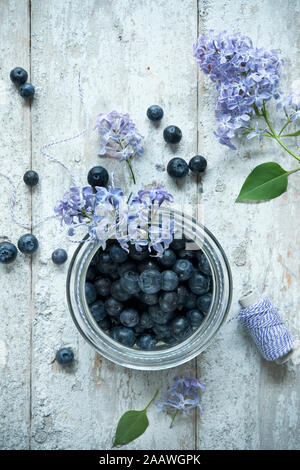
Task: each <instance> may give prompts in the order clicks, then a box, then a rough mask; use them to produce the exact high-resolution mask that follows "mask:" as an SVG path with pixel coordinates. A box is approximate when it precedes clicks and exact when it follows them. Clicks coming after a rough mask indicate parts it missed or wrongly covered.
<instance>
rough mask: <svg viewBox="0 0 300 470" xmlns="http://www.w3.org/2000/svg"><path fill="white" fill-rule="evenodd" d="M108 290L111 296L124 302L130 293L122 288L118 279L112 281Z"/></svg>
mask: <svg viewBox="0 0 300 470" xmlns="http://www.w3.org/2000/svg"><path fill="white" fill-rule="evenodd" d="M110 292H111V295H112V297H113V298H114V299H116V300H119V301H120V302H126V300H129V299H130V297H131V294H130V293H129V292H128V291H127V290H125V289H124V288H123V286H122V284H121V280H120V279H119V280H118V281H115V282H113V283H112V286H111V290H110Z"/></svg>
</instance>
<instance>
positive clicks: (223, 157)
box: [198, 0, 300, 449]
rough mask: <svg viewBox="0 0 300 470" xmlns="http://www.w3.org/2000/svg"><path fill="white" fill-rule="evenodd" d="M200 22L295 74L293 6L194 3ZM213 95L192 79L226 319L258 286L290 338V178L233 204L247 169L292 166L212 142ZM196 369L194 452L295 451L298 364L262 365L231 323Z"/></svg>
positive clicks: (271, 152) (294, 246)
mask: <svg viewBox="0 0 300 470" xmlns="http://www.w3.org/2000/svg"><path fill="white" fill-rule="evenodd" d="M199 25H200V32H201V33H205V32H207V31H208V30H209V29H215V30H216V31H223V30H225V29H226V30H227V31H233V32H237V31H241V32H242V33H244V34H247V35H249V36H250V37H251V38H252V39H253V41H254V43H255V44H257V46H258V47H266V48H271V49H272V48H275V49H280V50H281V53H282V55H283V56H284V57H286V58H287V60H286V66H285V68H284V75H285V77H286V79H287V83H290V82H291V81H292V80H295V79H296V78H298V71H297V64H298V62H299V47H297V44H299V3H298V2H296V1H291V2H285V1H283V0H278V1H277V2H276V5H274V2H272V1H271V0H270V1H269V0H265V1H261V2H246V1H243V0H239V1H235V2H231V1H228V0H226V1H219V0H217V1H214V2H212V1H210V0H206V1H200V3H199ZM284 83H285V82H284ZM215 96H216V95H215V91H214V86H213V84H212V83H211V82H210V80H209V79H208V78H207V77H205V78H204V77H203V75H202V74H200V81H199V131H200V132H199V135H200V137H199V152H200V153H202V154H204V155H206V156H207V157H208V162H209V169H208V171H207V172H206V175H205V178H204V194H203V199H204V208H205V222H206V225H207V227H208V228H209V229H211V230H212V231H213V233H214V234H215V235H216V236H217V237H218V239H219V241H220V242H221V244H222V245H223V247H224V249H225V251H226V252H227V254H228V256H229V260H230V262H231V266H232V270H233V281H234V298H233V305H232V312H231V313H232V315H235V314H236V313H237V311H238V304H237V302H238V299H239V297H240V296H241V295H242V294H243V293H245V291H246V290H247V289H248V288H249V287H251V286H257V287H258V288H259V289H260V290H261V291H262V292H263V293H264V294H267V295H269V296H270V297H271V298H272V299H273V301H274V304H275V305H278V306H279V307H280V311H281V315H282V317H283V318H284V319H286V320H287V322H288V323H289V324H290V328H291V330H292V331H293V332H297V331H299V313H298V312H299V307H300V304H299V302H300V299H299V295H298V293H297V292H298V287H297V280H298V279H299V263H298V260H299V246H300V245H299V230H298V229H299V223H298V221H299V191H298V189H297V188H299V181H300V180H299V175H298V174H297V175H294V176H293V177H292V178H291V179H290V185H289V190H288V192H287V193H286V194H285V195H284V196H282V197H281V198H280V199H276V200H274V201H271V202H269V203H264V204H258V205H257V204H255V205H245V204H235V203H234V200H235V198H236V196H237V194H238V192H239V190H240V187H241V185H242V183H243V181H244V180H245V178H246V176H247V175H248V174H249V173H250V171H251V169H253V168H254V166H256V165H257V164H259V163H262V162H264V161H271V160H275V161H277V162H280V163H281V164H283V165H284V167H285V168H286V169H290V168H294V167H295V162H293V161H292V160H293V159H292V158H289V157H288V156H287V154H284V152H282V151H281V150H280V148H279V147H278V145H277V147H276V144H275V143H273V142H268V143H267V142H263V144H262V145H261V146H259V144H258V142H257V141H256V142H255V141H251V142H250V143H249V142H248V143H247V142H245V141H244V142H240V143H239V144H238V150H237V152H233V151H231V150H226V148H225V147H223V146H221V145H219V144H218V143H217V141H216V139H215V137H214V136H213V129H214V128H215V119H214V106H215ZM291 144H292V143H291ZM292 145H295V143H293V144H292ZM298 153H299V147H298ZM198 363H199V367H200V373H201V377H203V380H204V381H205V382H207V385H208V390H207V392H206V393H205V396H204V409H205V411H204V413H203V416H202V418H201V420H200V422H199V426H198V446H199V448H201V449H224V448H225V449H260V448H261V449H279V448H281V449H282V448H284V449H296V448H299V432H297V429H298V430H299V368H298V370H297V369H296V368H294V367H290V366H287V365H284V366H277V365H275V364H270V363H267V362H266V361H264V360H262V359H261V358H260V355H259V353H258V352H257V350H256V348H255V346H254V344H253V343H252V342H251V341H250V340H249V338H248V336H247V334H246V333H245V332H243V331H242V330H241V329H240V328H239V327H238V326H237V324H236V322H232V323H231V324H229V325H227V326H226V327H224V329H223V331H222V334H220V335H219V337H218V339H217V341H216V342H215V343H214V344H213V345H212V346H211V348H210V349H209V350H208V351H207V352H206V353H205V354H203V356H202V357H200V358H199V359H198Z"/></svg>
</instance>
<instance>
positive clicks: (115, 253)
mask: <svg viewBox="0 0 300 470" xmlns="http://www.w3.org/2000/svg"><path fill="white" fill-rule="evenodd" d="M109 256H110V259H111V260H112V261H113V262H114V263H124V262H125V261H126V260H127V258H128V254H127V252H126V251H125V250H123V248H121V247H120V246H118V245H113V246H112V247H111V248H110V250H109Z"/></svg>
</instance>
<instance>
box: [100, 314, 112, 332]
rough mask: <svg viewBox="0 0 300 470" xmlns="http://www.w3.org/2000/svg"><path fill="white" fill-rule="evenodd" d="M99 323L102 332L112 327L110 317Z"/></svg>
mask: <svg viewBox="0 0 300 470" xmlns="http://www.w3.org/2000/svg"><path fill="white" fill-rule="evenodd" d="M97 323H98V326H99V327H100V328H101V330H109V329H110V328H111V326H112V323H111V319H110V318H109V317H105V318H103V320H99V321H98V322H97Z"/></svg>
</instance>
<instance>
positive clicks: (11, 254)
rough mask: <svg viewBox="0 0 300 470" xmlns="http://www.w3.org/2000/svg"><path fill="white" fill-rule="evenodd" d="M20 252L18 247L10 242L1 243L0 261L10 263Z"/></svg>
mask: <svg viewBox="0 0 300 470" xmlns="http://www.w3.org/2000/svg"><path fill="white" fill-rule="evenodd" d="M17 254H18V250H17V247H16V246H15V245H14V244H13V243H10V242H1V243H0V263H3V264H9V263H12V262H13V261H14V260H15V259H16V257H17Z"/></svg>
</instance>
